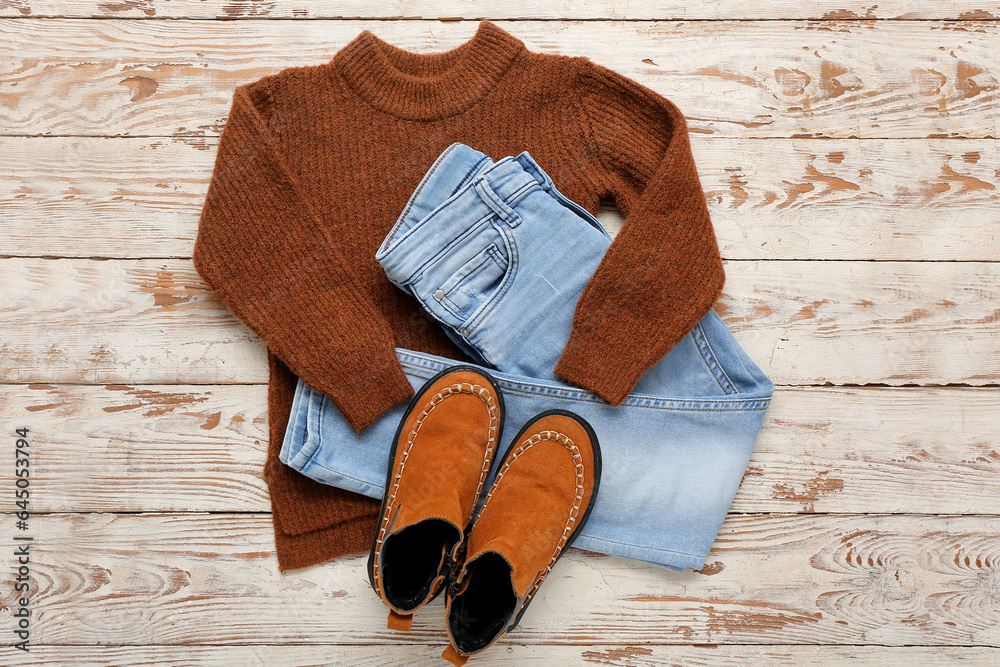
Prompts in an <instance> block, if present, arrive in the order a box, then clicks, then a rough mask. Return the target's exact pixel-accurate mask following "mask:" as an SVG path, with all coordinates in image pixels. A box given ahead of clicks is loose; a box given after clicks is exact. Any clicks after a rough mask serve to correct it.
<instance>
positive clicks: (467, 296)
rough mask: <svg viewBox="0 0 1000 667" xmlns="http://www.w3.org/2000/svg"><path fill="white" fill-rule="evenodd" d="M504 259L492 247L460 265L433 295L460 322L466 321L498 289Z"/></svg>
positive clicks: (500, 253)
mask: <svg viewBox="0 0 1000 667" xmlns="http://www.w3.org/2000/svg"><path fill="white" fill-rule="evenodd" d="M507 265H508V261H507V257H506V256H505V255H504V253H503V252H502V251H501V250H500V249H499V248H498V247H497V245H496V244H495V243H491V244H489V245H488V246H486V247H485V248H483V250H482V251H480V252H479V253H478V254H476V255H474V256H473V257H472V258H471V259H469V261H467V262H466V263H465V264H463V265H462V266H461V267H459V269H458V270H457V271H455V273H453V274H452V275H451V277H449V278H448V279H447V280H446V281H445V282H444V283H442V284H441V286H440V288H438V290H437V291H436V292H435V293H434V296H435V298H437V299H438V301H440V302H441V304H442V305H444V306H445V307H447V308H448V310H450V311H452V314H453V315H455V317H457V318H459V319H460V320H463V321H464V320H466V319H468V318H469V317H470V316H471V315H472V314H473V313H475V312H476V309H477V308H479V306H481V305H482V304H483V303H485V302H486V300H487V299H489V298H490V296H492V294H493V292H495V291H496V289H497V288H498V287H499V286H500V283H501V281H503V278H504V276H505V275H506V274H507Z"/></svg>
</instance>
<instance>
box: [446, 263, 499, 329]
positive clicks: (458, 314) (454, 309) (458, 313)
mask: <svg viewBox="0 0 1000 667" xmlns="http://www.w3.org/2000/svg"><path fill="white" fill-rule="evenodd" d="M495 247H496V246H495V244H492V243H491V244H490V245H489V246H487V247H486V251H485V252H484V253H483V259H482V260H481V261H480V262H479V263H478V264H476V266H475V267H473V269H472V270H471V271H469V272H468V273H466V275H465V276H463V278H462V280H460V281H459V282H458V283H456V284H455V286H454V287H452V288H451V289H450V290H448V291H447V292H445V295H444V296H443V297H441V298H440V299H439V303H442V304H444V305H446V306H447V307H448V310H449V311H450V312H451V313H452V314H453V315H454V316H455V319H458V320H462V321H464V320H466V319H468V318H469V317H471V315H468V316H467V315H464V314H463V310H462V308H460V307H459V306H458V304H457V303H455V302H454V301H452V300H451V297H450V296H449V295H450V294H452V293H453V292H455V291H457V290H460V289H461V288H462V285H463V284H464V283H465V282H467V281H468V280H469V278H470V276H473V275H476V274H479V273H480V272H482V267H483V266H484V265H485V264H486V263H487V262H489V263H491V264H493V266H495V267H497V268H498V269H500V271H502V272H503V273H504V274H506V273H507V265H506V264H501V263H500V262H499V261H498V260H497V257H496V254H498V253H499V252H500V251H499V250H495ZM500 279H501V280H503V276H501V277H500ZM446 301H447V303H445V302H446ZM477 308H478V306H477ZM474 312H475V311H473V313H474ZM449 326H450V325H449Z"/></svg>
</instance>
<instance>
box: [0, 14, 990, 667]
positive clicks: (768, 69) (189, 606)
mask: <svg viewBox="0 0 1000 667" xmlns="http://www.w3.org/2000/svg"><path fill="white" fill-rule="evenodd" d="M540 5H542V6H540ZM0 17H2V18H0V230H2V233H0V298H2V302H0V313H2V320H0V416H2V419H0V424H2V425H3V429H4V431H3V433H2V434H0V442H2V438H9V440H7V442H8V444H10V445H11V447H10V448H9V449H8V450H7V451H8V456H7V457H3V459H0V460H6V461H7V463H6V466H7V467H6V468H5V469H3V466H0V512H2V514H0V542H2V543H3V544H8V543H9V540H10V538H11V537H12V536H13V534H14V533H15V528H14V525H13V523H14V518H13V515H12V510H13V502H14V500H13V488H14V487H13V477H12V471H13V455H12V454H13V446H12V444H13V430H14V429H15V428H17V427H20V426H29V427H30V429H31V433H30V434H31V442H32V452H33V464H32V465H33V467H32V472H33V474H34V476H33V478H32V479H33V483H32V484H33V485H32V492H33V495H32V502H33V505H32V509H33V510H34V511H35V512H36V515H35V516H34V517H33V519H32V522H33V526H34V530H33V531H32V532H33V533H34V534H36V536H37V537H36V543H35V547H34V548H35V549H36V552H35V554H34V560H33V562H32V572H33V576H32V581H33V589H32V591H33V602H32V606H33V610H34V613H35V616H34V618H33V621H34V624H33V636H32V640H33V645H34V648H33V650H32V651H31V652H30V654H28V655H24V654H23V653H21V652H19V651H15V650H13V649H11V648H9V644H10V643H11V641H12V635H11V634H10V632H9V631H10V629H11V628H12V627H13V619H12V618H11V616H10V614H11V611H12V604H13V601H14V598H15V596H14V594H13V592H12V590H11V586H10V579H11V577H12V576H13V575H12V572H13V569H14V564H13V559H12V556H10V555H4V556H0V594H2V608H0V618H2V619H3V622H2V623H0V641H2V644H3V647H2V648H0V663H2V664H52V665H55V664H135V663H139V664H146V665H208V664H234V665H242V664H260V665H263V664H266V665H281V666H292V665H295V666H299V665H315V664H325V663H330V664H365V665H387V664H392V665H404V664H413V663H422V664H428V665H440V664H444V663H443V662H442V661H441V660H440V659H439V658H438V655H439V654H440V651H441V650H442V648H443V647H444V645H445V641H444V639H445V635H444V625H443V618H442V617H443V605H442V603H441V601H440V600H438V601H435V602H434V603H433V604H432V605H431V606H430V608H428V609H426V610H424V611H423V612H422V613H420V614H418V615H417V616H416V622H415V623H414V626H413V632H412V633H410V634H408V635H406V634H399V633H394V632H391V631H388V630H386V629H385V609H384V607H383V605H382V603H381V602H379V600H378V599H377V598H376V597H375V595H374V594H373V593H372V592H371V590H370V588H369V586H368V583H367V578H366V574H365V569H364V562H365V556H364V555H359V556H357V557H348V558H344V559H341V560H337V561H331V562H328V563H325V564H322V565H318V566H315V567H311V568H308V569H304V570H297V571H292V572H288V573H284V574H279V573H278V569H277V561H276V560H275V558H274V555H273V549H274V545H273V534H272V527H271V517H270V516H269V514H268V512H269V504H268V499H267V487H266V485H265V483H264V482H263V480H262V477H261V473H262V466H263V462H264V455H265V450H266V446H267V407H266V392H267V387H266V381H267V367H266V360H265V356H264V353H265V348H264V346H263V344H262V342H261V341H260V340H259V339H257V338H256V337H255V336H254V335H253V334H252V333H251V332H250V331H248V330H247V329H246V328H244V327H243V326H242V325H241V324H240V323H239V322H238V321H237V320H236V319H235V318H234V317H233V316H232V315H230V314H229V313H228V311H227V310H226V308H225V307H224V306H223V305H222V304H221V303H220V302H219V300H218V299H216V298H215V296H214V295H213V294H212V293H211V291H209V290H208V289H207V288H206V286H205V285H204V283H203V282H202V281H201V279H200V278H199V276H198V275H197V273H196V272H195V271H194V269H193V266H192V263H191V250H192V247H193V243H194V238H195V235H196V232H197V222H198V213H199V211H200V208H201V204H202V202H203V201H204V197H205V193H206V189H207V186H208V181H209V176H210V173H211V168H212V164H213V161H214V158H215V149H216V145H217V142H218V136H219V133H220V131H221V129H222V127H223V125H224V123H225V117H226V113H227V111H228V108H229V103H230V96H231V94H232V90H233V88H234V87H235V86H237V85H239V84H242V83H245V82H249V81H253V80H255V79H257V78H259V77H261V76H263V75H265V74H268V73H272V72H277V71H279V70H281V69H283V68H285V67H289V66H294V65H304V64H319V63H323V62H327V61H328V60H329V59H330V58H332V57H333V55H334V53H335V52H336V51H337V50H338V49H339V48H340V47H342V46H343V45H344V44H346V43H347V42H348V41H350V40H351V39H353V38H354V37H355V36H356V35H357V34H358V33H359V32H361V31H362V30H364V29H370V30H372V31H373V32H374V33H375V34H377V35H378V36H380V37H382V38H383V39H385V40H386V41H388V42H390V43H393V44H396V45H398V46H400V47H402V48H406V49H410V50H413V51H423V52H430V51H443V50H446V49H450V48H454V47H455V46H457V45H459V44H460V43H462V42H464V41H466V40H467V39H469V37H471V35H472V33H473V32H474V31H475V28H476V25H477V23H476V20H477V19H480V18H490V19H493V20H496V21H497V22H498V23H499V24H500V25H501V26H503V27H504V29H506V30H508V31H509V32H511V33H512V34H514V35H516V36H517V37H519V38H520V39H522V40H523V41H524V42H525V43H526V44H527V46H528V48H529V49H531V50H534V51H540V52H545V53H561V54H568V55H586V56H589V57H591V58H592V59H593V60H595V61H596V62H599V63H601V64H603V65H606V66H608V67H611V68H613V69H615V70H617V71H619V72H621V73H622V74H625V75H626V76H629V77H632V78H634V79H636V80H637V81H640V82H642V83H644V84H646V85H648V86H650V87H652V88H654V89H656V90H658V91H659V92H661V93H662V94H664V95H665V96H667V97H668V98H670V99H672V100H674V101H675V102H676V103H677V104H678V106H679V107H680V108H681V110H682V111H683V112H684V113H685V114H686V116H687V118H688V121H689V126H690V128H691V131H692V146H693V150H694V152H695V158H696V160H697V163H698V167H699V172H700V174H701V176H702V182H703V185H704V188H705V190H706V193H707V195H708V197H709V200H710V206H711V213H712V217H713V220H714V223H715V226H716V230H717V234H718V237H719V242H720V244H721V246H722V251H723V256H724V257H725V259H726V270H727V283H726V290H725V296H724V298H723V299H722V300H721V301H720V302H719V304H718V305H717V309H718V311H719V312H720V314H721V315H722V316H723V317H724V318H725V320H726V322H727V323H728V324H729V326H730V327H731V329H732V330H733V332H734V333H735V335H736V336H737V337H738V339H739V340H740V341H741V343H742V344H743V345H744V347H745V349H746V350H747V351H748V352H749V353H750V354H751V356H752V357H753V358H754V359H755V360H756V361H757V362H758V363H760V364H761V365H762V367H763V368H764V369H765V370H766V372H767V373H768V374H769V375H770V376H771V377H772V378H773V379H774V380H775V382H776V383H777V384H778V385H779V387H778V390H777V392H776V394H775V398H774V401H773V403H772V406H771V408H770V411H769V413H768V414H769V418H768V420H767V423H766V425H765V427H764V430H763V432H762V433H761V436H760V439H759V441H758V445H757V448H756V450H755V453H754V456H753V461H752V462H751V465H750V468H749V470H748V471H747V474H746V476H745V478H744V482H743V485H742V487H741V490H740V492H739V495H738V497H737V499H736V501H735V503H734V504H733V507H732V511H731V515H730V517H729V518H728V520H727V521H726V523H725V525H724V526H723V529H722V531H721V533H720V535H719V538H718V540H717V542H716V544H715V547H714V549H713V550H712V552H711V554H710V556H709V558H708V563H709V564H708V565H707V566H706V567H705V568H704V570H703V571H702V572H700V573H693V572H690V571H688V572H687V573H685V574H672V573H668V572H665V571H662V570H659V569H655V568H651V567H646V566H643V565H640V564H638V563H636V562H633V561H628V560H622V559H616V558H609V557H603V556H599V555H596V554H589V553H586V552H583V551H580V550H577V549H573V550H571V552H570V553H569V554H568V555H567V556H566V558H564V559H563V561H561V562H560V565H559V566H558V567H557V568H556V570H555V571H554V573H553V575H552V576H551V577H550V579H549V580H548V581H547V582H546V584H545V586H544V588H543V590H542V593H543V595H541V597H539V598H538V599H536V601H535V602H534V603H533V604H532V606H531V608H529V610H528V612H527V613H526V614H525V616H524V619H523V620H522V622H521V624H520V626H519V627H518V629H517V630H516V631H515V632H514V633H513V634H512V635H510V636H509V637H508V638H506V639H505V640H504V641H503V642H502V644H500V645H499V646H498V647H495V648H494V649H492V650H491V651H489V652H488V653H486V654H484V656H483V657H481V658H477V659H476V664H477V665H484V666H485V665H500V664H539V665H548V664H556V665H562V664H600V665H660V664H711V665H716V664H721V665H744V664H760V665H771V664H788V665H802V664H833V665H846V664H853V663H859V664H887V665H898V664H912V665H924V664H926V665H932V664H933V665H940V664H954V663H962V664H977V665H991V664H993V665H995V664H998V663H1000V650H998V648H997V647H1000V474H998V473H1000V335H998V326H1000V280H998V279H1000V225H998V223H1000V206H998V204H1000V193H998V185H1000V148H998V144H997V137H998V136H1000V135H998V129H1000V128H998V125H1000V121H998V109H1000V104H998V100H1000V52H998V51H1000V3H997V2H987V1H976V0H970V1H948V0H884V1H882V2H879V3H878V4H877V5H876V4H874V3H873V2H872V3H868V2H860V1H859V0H813V1H812V2H801V1H800V0H774V1H771V2H746V1H742V0H719V1H716V2H691V1H688V2H682V1H681V0H672V1H668V0H662V1H660V2H650V1H648V0H600V1H593V2H584V1H583V0H560V1H557V2H551V3H548V4H547V5H544V3H538V2H530V1H528V0H508V1H507V2H504V3H486V2H475V1H468V2H459V1H452V2H448V1H442V0H419V1H416V2H402V1H400V0H382V1H381V2H371V1H366V2H353V3H347V2H341V1H337V0H324V1H317V2H308V1H307V0H297V1H296V2H277V1H264V0H106V1H104V2H102V1H101V0H79V1H76V2H73V1H70V0H66V1H60V0H0ZM602 217H603V218H604V219H606V220H608V221H611V224H612V225H613V224H614V220H615V219H616V216H615V214H614V213H613V212H608V213H606V214H602ZM11 550H12V549H8V548H7V547H2V546H0V554H9V552H10V551H11Z"/></svg>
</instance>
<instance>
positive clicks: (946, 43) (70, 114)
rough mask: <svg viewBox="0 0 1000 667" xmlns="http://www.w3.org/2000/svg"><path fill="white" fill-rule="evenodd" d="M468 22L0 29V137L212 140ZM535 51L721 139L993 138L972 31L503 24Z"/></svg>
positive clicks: (978, 27)
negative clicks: (335, 61) (273, 93)
mask: <svg viewBox="0 0 1000 667" xmlns="http://www.w3.org/2000/svg"><path fill="white" fill-rule="evenodd" d="M477 25H478V24H477V23H476V22H449V23H440V22H436V21H430V22H428V21H386V22H380V23H374V22H372V21H236V22H215V21H128V20H124V21H123V20H103V21H92V20H86V19H83V20H73V19H56V20H47V21H37V22H36V21H24V20H19V19H3V20H0V43H3V44H5V45H6V47H7V51H8V53H13V54H17V60H14V61H9V62H7V63H5V64H4V65H3V67H2V69H0V76H2V77H3V79H4V81H3V84H2V85H0V100H2V101H3V104H2V106H0V128H2V133H3V134H7V135H11V134H14V135H22V134H28V135H35V134H60V135H117V134H133V135H166V136H201V135H212V134H218V133H219V132H220V131H221V129H222V126H223V124H224V121H225V117H226V114H227V113H228V111H229V104H230V99H231V95H232V90H233V89H234V88H235V87H236V86H237V85H240V84H242V83H247V82H249V81H253V80H256V79H258V78H260V77H261V76H263V75H265V74H270V73H274V72H277V71H279V70H281V69H284V68H286V67H290V66H299V65H319V64H323V63H327V62H328V61H329V60H330V59H331V58H332V57H333V55H334V54H335V53H336V52H337V51H338V50H339V49H340V48H341V47H342V46H344V45H345V44H346V43H347V42H349V41H350V40H351V39H353V38H354V37H356V36H357V35H358V34H359V33H360V32H361V31H362V30H365V29H372V30H373V31H375V32H376V33H377V34H378V36H379V37H381V38H382V39H384V40H386V41H388V42H389V43H391V44H394V45H396V46H399V47H401V48H404V49H408V50H411V51H418V52H432V51H434V52H436V51H443V50H446V49H450V48H454V47H457V46H458V45H459V44H461V43H464V42H465V41H467V40H468V39H469V38H470V37H471V35H472V33H473V32H474V30H475V28H476V26H477ZM500 25H501V26H503V27H504V28H505V29H507V30H508V31H510V32H511V33H512V34H514V35H515V36H517V37H518V38H520V39H522V40H523V41H524V42H525V43H526V45H527V46H528V48H529V49H531V50H532V51H536V52H542V53H559V54H565V55H572V56H588V57H590V58H591V59H592V60H594V61H596V62H598V63H601V64H603V65H606V66H608V67H611V68H613V69H615V70H617V71H619V72H621V73H622V74H624V75H625V76H628V77H631V78H633V79H635V80H637V81H639V82H640V83H643V84H645V85H648V86H649V87H651V88H653V89H654V90H656V91H658V92H660V93H662V94H663V95H665V96H667V97H668V98H670V99H672V100H673V101H674V102H675V103H677V105H678V106H679V107H680V109H681V110H682V111H683V112H684V113H685V114H686V115H687V116H688V118H689V121H690V122H689V126H690V127H691V129H692V130H693V131H694V132H699V133H705V134H714V135H717V136H727V137H795V136H811V137H858V138H870V137H887V138H895V137H920V138H924V137H930V136H934V137H939V136H940V137H996V136H998V116H1000V115H998V114H997V113H996V109H997V100H998V96H1000V83H998V80H997V71H998V57H997V50H996V44H997V36H998V34H1000V26H998V25H997V24H996V23H993V22H984V21H944V22H938V21H887V22H879V21H834V22H831V21H818V22H804V21H751V22H741V21H720V22H715V21H712V22H703V21H694V22H610V23H607V22H602V21H582V22H564V21H515V22H501V23H500Z"/></svg>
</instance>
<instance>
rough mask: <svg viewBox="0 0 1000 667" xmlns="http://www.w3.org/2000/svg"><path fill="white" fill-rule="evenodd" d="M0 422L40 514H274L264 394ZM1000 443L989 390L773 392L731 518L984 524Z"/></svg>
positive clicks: (43, 407)
mask: <svg viewBox="0 0 1000 667" xmlns="http://www.w3.org/2000/svg"><path fill="white" fill-rule="evenodd" d="M0 422H2V423H5V424H10V425H12V427H17V428H20V427H22V426H25V427H28V428H29V429H30V431H29V434H30V435H31V439H30V441H31V443H32V445H31V448H32V449H31V452H32V456H33V457H34V458H33V463H32V466H33V468H32V470H33V471H34V473H35V477H34V479H33V481H32V489H34V496H33V497H34V500H33V508H34V510H35V511H38V512H66V511H86V512H149V511H212V512H222V511H230V512H267V511H270V503H269V501H268V494H267V486H266V484H265V483H264V480H263V478H262V476H261V473H262V470H263V466H264V458H265V453H266V450H267V441H268V435H267V433H268V431H267V386H266V385H232V386H225V385H222V386H208V387H205V386H199V385H139V386H133V385H108V386H90V385H51V384H37V385H27V386H23V385H0ZM997 433H1000V392H998V391H996V390H992V389H987V390H984V389H959V388H947V389H912V388H911V389H841V388H793V387H787V388H780V389H779V390H778V391H777V392H776V394H775V396H774V399H773V400H772V403H771V407H770V408H769V409H768V413H767V419H766V421H765V423H764V427H763V429H762V430H761V433H760V436H759V438H758V440H757V444H756V447H755V449H754V453H753V457H752V459H751V461H750V465H749V467H748V469H747V473H746V475H745V477H744V479H743V483H742V485H741V486H740V490H739V493H738V494H737V496H736V499H735V501H734V502H733V505H732V507H731V508H730V509H731V511H732V512H745V513H751V512H785V513H787V512H832V513H840V514H849V513H871V512H878V513H907V512H912V513H928V514H933V513H941V512H947V513H949V514H993V513H995V512H996V511H997V507H998V506H997V501H996V499H997V498H998V497H1000V453H998V450H1000V447H998V445H997V441H996V434H997ZM929 490H932V492H929Z"/></svg>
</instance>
